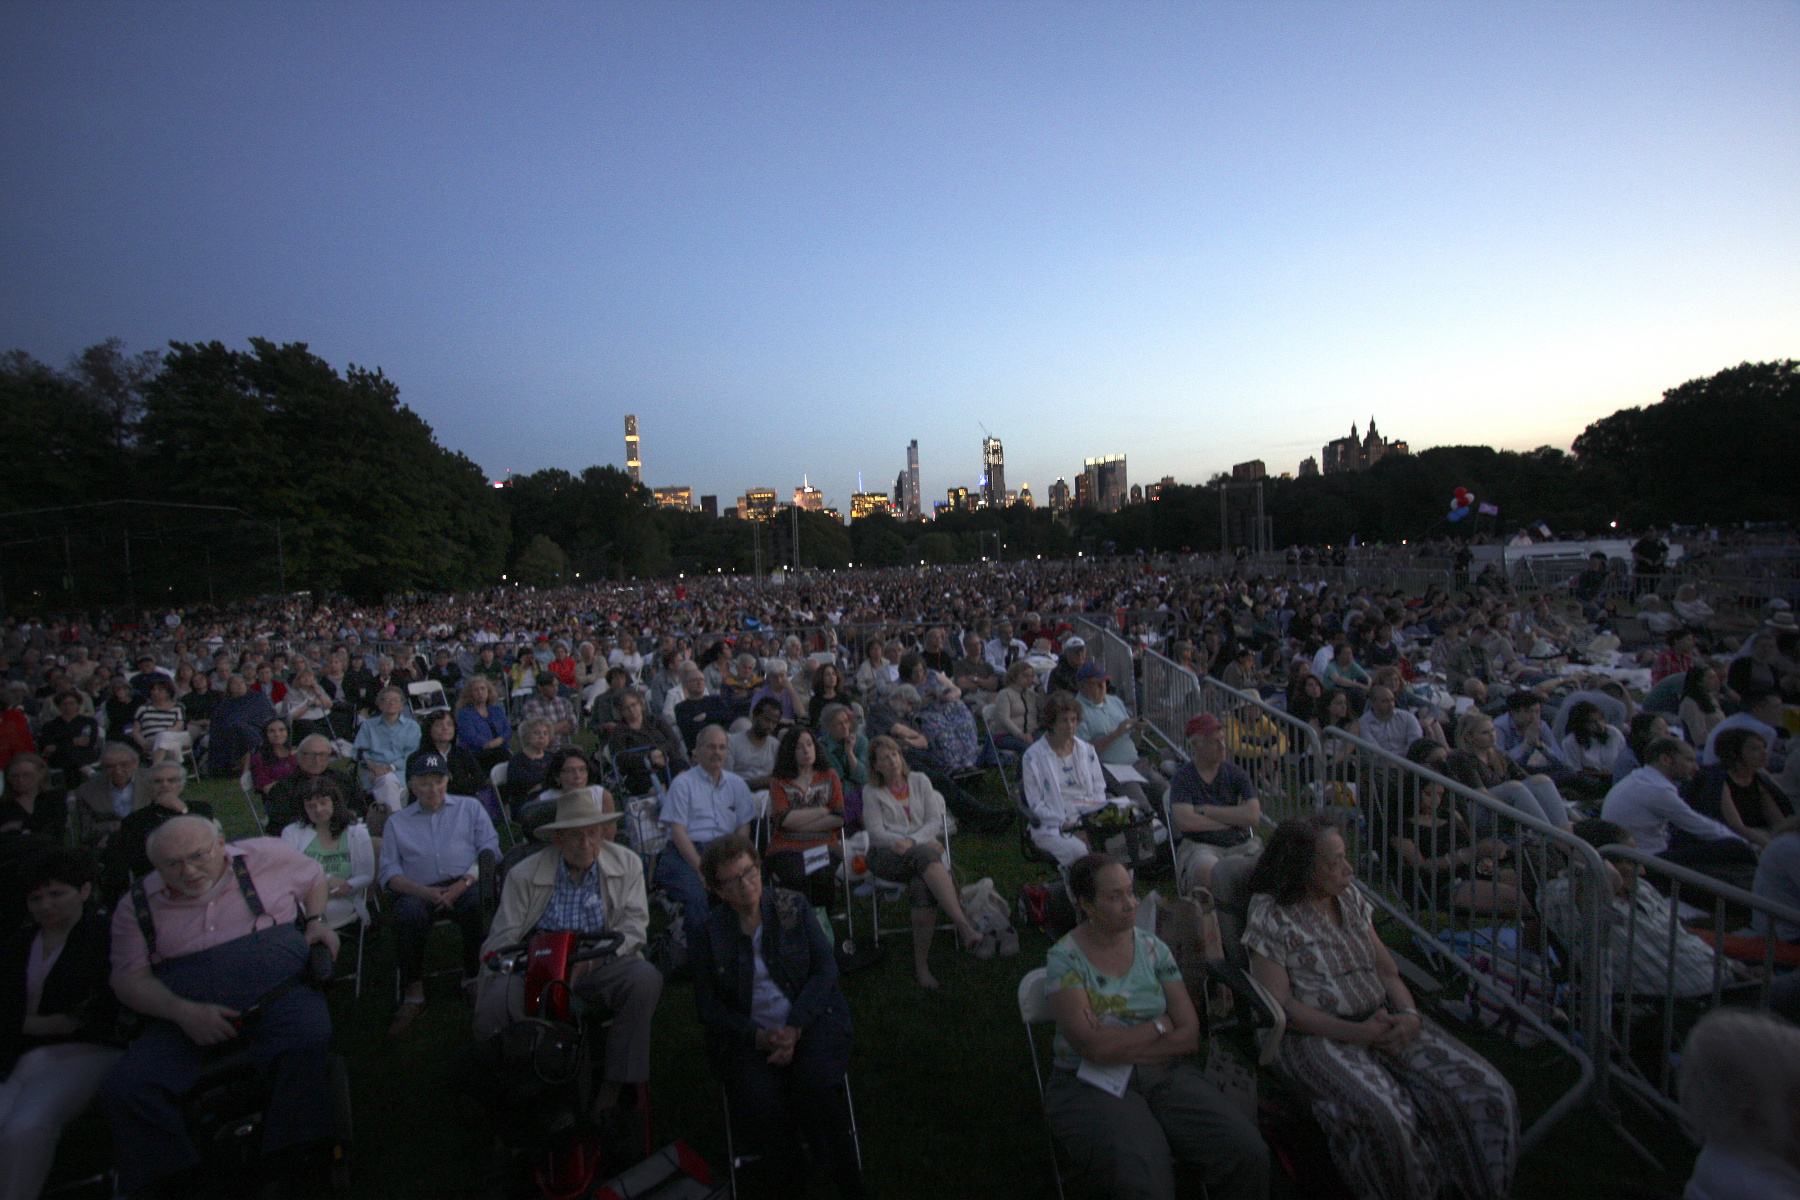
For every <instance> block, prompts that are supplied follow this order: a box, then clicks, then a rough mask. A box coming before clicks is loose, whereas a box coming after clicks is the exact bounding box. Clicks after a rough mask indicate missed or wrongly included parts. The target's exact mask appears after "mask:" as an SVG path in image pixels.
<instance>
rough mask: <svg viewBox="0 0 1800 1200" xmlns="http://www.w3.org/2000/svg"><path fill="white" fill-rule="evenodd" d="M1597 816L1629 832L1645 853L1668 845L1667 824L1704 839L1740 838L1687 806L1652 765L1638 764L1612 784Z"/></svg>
mask: <svg viewBox="0 0 1800 1200" xmlns="http://www.w3.org/2000/svg"><path fill="white" fill-rule="evenodd" d="M1600 816H1601V819H1603V820H1607V821H1611V822H1612V823H1613V824H1615V825H1618V826H1620V827H1621V828H1623V829H1624V830H1625V832H1627V833H1629V834H1630V835H1631V836H1632V837H1633V838H1634V839H1635V840H1636V841H1637V846H1638V849H1639V850H1642V851H1643V852H1644V853H1645V854H1661V853H1662V852H1663V851H1665V850H1667V849H1668V848H1669V826H1670V825H1674V826H1675V827H1676V828H1678V829H1685V830H1687V831H1688V832H1689V833H1691V834H1693V835H1694V836H1695V837H1699V838H1705V839H1706V840H1707V841H1719V840H1720V839H1722V838H1730V839H1732V840H1733V841H1738V840H1740V839H1739V838H1738V835H1737V834H1735V833H1733V832H1731V829H1730V828H1729V827H1728V826H1726V825H1724V824H1721V823H1720V822H1718V821H1715V820H1713V819H1712V818H1711V817H1708V816H1705V815H1704V814H1701V813H1697V812H1695V811H1694V810H1693V809H1692V808H1691V807H1689V805H1688V802H1687V801H1686V800H1683V799H1682V798H1681V792H1680V790H1679V789H1678V788H1676V786H1675V781H1674V780H1673V779H1670V778H1669V777H1668V776H1667V775H1664V774H1663V773H1662V772H1661V771H1659V770H1657V769H1656V768H1655V767H1639V768H1638V769H1637V770H1635V771H1633V772H1632V773H1631V774H1629V775H1627V776H1626V777H1625V778H1623V779H1621V780H1619V782H1617V783H1615V784H1613V785H1612V790H1611V791H1609V792H1607V793H1606V801H1605V803H1603V804H1602V805H1601V806H1600Z"/></svg>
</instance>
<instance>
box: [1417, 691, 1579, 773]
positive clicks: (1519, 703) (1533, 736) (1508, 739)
mask: <svg viewBox="0 0 1800 1200" xmlns="http://www.w3.org/2000/svg"><path fill="white" fill-rule="evenodd" d="M1494 741H1495V744H1496V745H1498V746H1499V747H1500V752H1501V753H1502V754H1504V755H1506V757H1508V758H1510V759H1512V760H1513V761H1514V762H1516V763H1518V764H1519V766H1520V767H1521V768H1522V769H1523V770H1524V771H1525V773H1526V774H1527V775H1548V776H1549V777H1550V778H1551V779H1553V780H1556V781H1557V782H1562V781H1563V780H1566V779H1568V778H1570V777H1571V776H1573V774H1574V772H1573V771H1571V770H1570V769H1569V765H1568V763H1566V762H1564V761H1563V753H1562V747H1561V746H1560V745H1558V743H1557V738H1556V736H1555V734H1554V733H1553V732H1552V730H1551V728H1550V726H1548V725H1546V724H1545V723H1544V701H1543V698H1542V697H1540V696H1539V695H1538V694H1537V693H1536V692H1528V691H1524V690H1523V689H1521V690H1519V691H1516V692H1514V693H1512V694H1511V695H1509V696H1508V697H1507V698H1506V713H1505V714H1504V715H1503V716H1500V717H1498V718H1496V719H1495V721H1494ZM1408 744H1409V745H1410V744H1411V743H1408ZM1400 753H1402V754H1404V753H1405V751H1400Z"/></svg>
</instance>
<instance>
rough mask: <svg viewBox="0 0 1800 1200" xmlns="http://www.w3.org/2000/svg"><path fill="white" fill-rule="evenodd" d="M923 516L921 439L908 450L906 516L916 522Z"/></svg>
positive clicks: (915, 439)
mask: <svg viewBox="0 0 1800 1200" xmlns="http://www.w3.org/2000/svg"><path fill="white" fill-rule="evenodd" d="M921 515H922V514H921V513H920V511H919V439H918V438H914V439H913V440H912V444H911V445H909V446H907V448H906V516H907V519H908V520H913V521H916V520H918V519H919V518H920V516H921Z"/></svg>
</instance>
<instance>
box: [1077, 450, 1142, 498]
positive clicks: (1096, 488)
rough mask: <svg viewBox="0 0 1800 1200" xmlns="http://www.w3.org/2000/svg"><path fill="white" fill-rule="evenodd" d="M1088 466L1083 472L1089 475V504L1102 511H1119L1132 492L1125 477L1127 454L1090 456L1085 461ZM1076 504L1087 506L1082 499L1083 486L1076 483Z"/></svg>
mask: <svg viewBox="0 0 1800 1200" xmlns="http://www.w3.org/2000/svg"><path fill="white" fill-rule="evenodd" d="M1083 465H1084V467H1085V468H1086V469H1085V470H1084V471H1083V472H1082V474H1083V475H1085V476H1087V477H1089V478H1090V479H1091V480H1092V482H1091V483H1090V484H1089V488H1090V492H1089V495H1090V497H1091V499H1090V500H1089V502H1088V503H1089V504H1092V505H1093V507H1095V508H1097V509H1099V510H1100V511H1101V512H1118V511H1119V509H1120V508H1121V507H1122V506H1123V505H1124V504H1125V503H1126V499H1127V497H1129V496H1130V494H1131V489H1130V485H1129V484H1128V483H1127V482H1126V479H1125V456H1124V455H1123V454H1108V455H1107V456H1106V457H1105V458H1090V459H1087V460H1086V461H1085V462H1084V464H1083ZM1075 493H1076V497H1077V499H1076V505H1077V507H1086V505H1084V504H1082V503H1081V501H1080V498H1079V497H1080V495H1081V486H1080V483H1079V481H1077V483H1076V488H1075Z"/></svg>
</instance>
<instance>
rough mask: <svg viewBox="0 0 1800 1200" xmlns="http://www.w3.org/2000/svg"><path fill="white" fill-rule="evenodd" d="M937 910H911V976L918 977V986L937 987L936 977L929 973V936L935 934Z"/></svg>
mask: <svg viewBox="0 0 1800 1200" xmlns="http://www.w3.org/2000/svg"><path fill="white" fill-rule="evenodd" d="M937 919H938V915H937V909H935V908H915V909H913V910H912V933H913V974H914V975H916V976H918V979H919V986H920V987H924V988H935V987H937V986H938V981H937V976H935V975H933V974H932V973H931V964H930V962H929V959H930V957H931V935H932V934H934V933H936V932H937Z"/></svg>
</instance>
